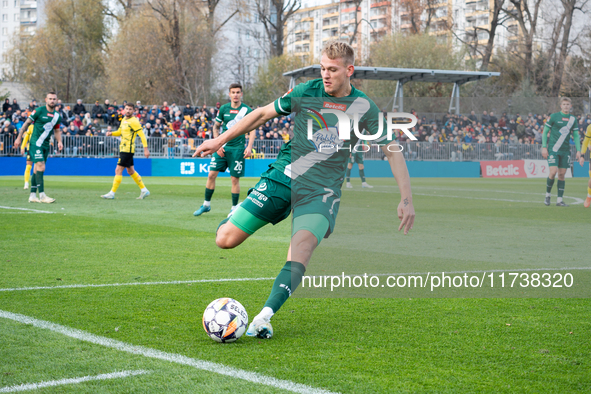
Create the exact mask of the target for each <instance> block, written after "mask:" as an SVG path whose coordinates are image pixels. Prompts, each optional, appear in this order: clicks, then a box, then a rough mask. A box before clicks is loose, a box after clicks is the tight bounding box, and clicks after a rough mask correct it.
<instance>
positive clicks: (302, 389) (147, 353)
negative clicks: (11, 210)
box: [0, 310, 333, 394]
mask: <svg viewBox="0 0 591 394" xmlns="http://www.w3.org/2000/svg"><path fill="white" fill-rule="evenodd" d="M0 317H1V318H5V319H10V320H14V321H16V322H19V323H23V324H30V325H32V326H34V327H38V328H43V329H46V330H50V331H53V332H57V333H59V334H62V335H65V336H67V337H70V338H75V339H79V340H81V341H84V342H90V343H93V344H95V345H101V346H105V347H108V348H111V349H116V350H119V351H122V352H126V353H131V354H136V355H140V356H144V357H149V358H155V359H159V360H164V361H168V362H172V363H176V364H181V365H188V366H191V367H193V368H196V369H200V370H203V371H208V372H214V373H218V374H220V375H225V376H229V377H232V378H236V379H243V380H246V381H249V382H252V383H257V384H263V385H266V386H271V387H275V388H278V389H283V390H287V391H292V392H294V393H300V394H333V393H332V392H330V391H327V390H323V389H318V388H314V387H311V386H308V385H305V384H301V383H295V382H292V381H289V380H282V379H276V378H273V377H270V376H265V375H261V374H258V373H256V372H249V371H245V370H242V369H238V368H234V367H228V366H226V365H223V364H218V363H213V362H211V361H204V360H199V359H195V358H190V357H186V356H183V355H180V354H174V353H167V352H163V351H161V350H156V349H151V348H147V347H143V346H136V345H132V344H129V343H125V342H121V341H117V340H115V339H111V338H106V337H101V336H98V335H94V334H91V333H88V332H86V331H82V330H77V329H75V328H70V327H66V326H62V325H59V324H55V323H51V322H48V321H44V320H38V319H35V318H32V317H29V316H25V315H21V314H18V313H12V312H7V311H3V310H0ZM222 346H223V345H222Z"/></svg>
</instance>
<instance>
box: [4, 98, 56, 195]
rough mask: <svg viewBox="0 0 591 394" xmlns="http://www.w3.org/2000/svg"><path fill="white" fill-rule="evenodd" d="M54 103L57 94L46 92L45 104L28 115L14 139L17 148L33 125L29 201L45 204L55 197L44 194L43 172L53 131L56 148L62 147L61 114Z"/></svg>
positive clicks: (30, 151)
mask: <svg viewBox="0 0 591 394" xmlns="http://www.w3.org/2000/svg"><path fill="white" fill-rule="evenodd" d="M56 104H57V95H56V94H55V92H49V93H47V95H46V96H45V106H44V107H38V108H36V109H35V110H34V111H33V112H32V113H31V115H29V117H28V118H27V120H26V121H25V123H24V124H23V127H21V129H20V131H19V133H18V137H17V138H16V141H14V147H15V148H17V149H18V148H19V146H20V145H21V141H22V136H23V133H24V132H25V131H27V129H28V128H29V126H30V125H31V124H33V125H34V126H33V133H32V134H31V138H30V142H29V155H30V156H31V159H32V161H33V163H34V168H33V176H32V177H31V195H30V197H29V202H42V203H46V204H51V203H52V202H55V198H51V197H49V196H47V195H46V194H45V185H44V181H43V174H44V172H45V162H46V161H47V157H48V156H49V141H50V139H51V136H52V135H53V134H54V132H55V137H54V138H55V140H56V141H57V146H58V149H59V150H60V151H61V150H62V149H63V148H64V146H63V144H62V133H61V131H60V123H61V115H60V114H59V112H58V111H56V110H55V106H56ZM37 191H39V198H37Z"/></svg>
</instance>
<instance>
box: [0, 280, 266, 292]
mask: <svg viewBox="0 0 591 394" xmlns="http://www.w3.org/2000/svg"><path fill="white" fill-rule="evenodd" d="M274 279H275V278H227V279H196V280H173V281H169V282H130V283H104V284H98V285H62V286H39V287H14V288H7V289H0V291H23V290H52V289H83V288H86V287H118V286H151V285H184V284H189V283H210V282H248V281H257V280H274Z"/></svg>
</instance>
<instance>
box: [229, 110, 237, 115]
mask: <svg viewBox="0 0 591 394" xmlns="http://www.w3.org/2000/svg"><path fill="white" fill-rule="evenodd" d="M230 113H231V114H237V113H238V110H237V109H231V110H230Z"/></svg>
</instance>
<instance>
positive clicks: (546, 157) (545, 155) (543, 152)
mask: <svg viewBox="0 0 591 394" xmlns="http://www.w3.org/2000/svg"><path fill="white" fill-rule="evenodd" d="M542 157H543V158H544V160H545V159H548V148H542Z"/></svg>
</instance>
